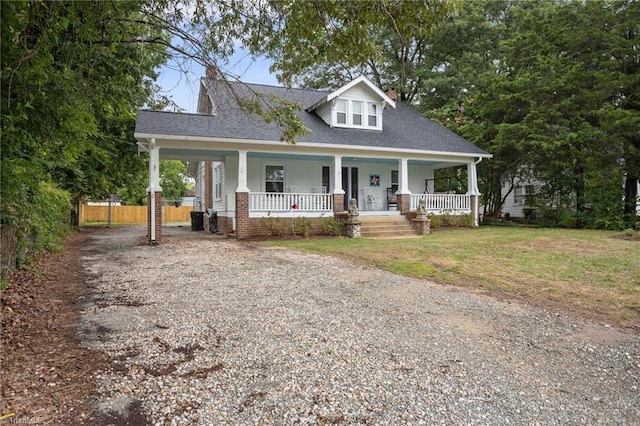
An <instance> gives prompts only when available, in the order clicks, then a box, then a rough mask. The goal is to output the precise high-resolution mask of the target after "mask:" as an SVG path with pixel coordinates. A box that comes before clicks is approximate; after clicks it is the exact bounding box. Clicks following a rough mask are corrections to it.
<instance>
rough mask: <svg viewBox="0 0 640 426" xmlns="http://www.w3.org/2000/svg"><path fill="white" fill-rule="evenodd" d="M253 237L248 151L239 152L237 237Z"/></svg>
mask: <svg viewBox="0 0 640 426" xmlns="http://www.w3.org/2000/svg"><path fill="white" fill-rule="evenodd" d="M250 235H251V223H250V222H249V187H248V186H247V151H238V188H236V236H237V237H238V238H247V237H248V236H250Z"/></svg>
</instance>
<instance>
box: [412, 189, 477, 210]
mask: <svg viewBox="0 0 640 426" xmlns="http://www.w3.org/2000/svg"><path fill="white" fill-rule="evenodd" d="M422 198H424V199H425V200H426V201H427V213H434V214H441V213H450V214H466V213H471V197H470V196H469V195H464V194H417V195H413V194H412V195H411V210H417V209H418V203H419V202H420V199H422Z"/></svg>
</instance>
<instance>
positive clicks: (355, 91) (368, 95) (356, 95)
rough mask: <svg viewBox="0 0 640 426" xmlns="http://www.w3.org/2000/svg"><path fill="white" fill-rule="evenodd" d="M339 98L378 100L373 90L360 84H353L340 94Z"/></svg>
mask: <svg viewBox="0 0 640 426" xmlns="http://www.w3.org/2000/svg"><path fill="white" fill-rule="evenodd" d="M340 97H341V98H350V99H355V100H363V101H369V102H379V101H380V98H379V97H378V96H377V95H376V94H375V93H373V92H371V91H369V90H367V89H365V87H364V86H362V85H355V86H354V87H352V88H351V89H349V90H347V91H345V92H344V93H342V95H340Z"/></svg>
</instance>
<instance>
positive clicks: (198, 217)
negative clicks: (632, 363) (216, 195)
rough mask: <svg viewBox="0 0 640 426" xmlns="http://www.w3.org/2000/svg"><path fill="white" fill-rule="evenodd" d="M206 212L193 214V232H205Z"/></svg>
mask: <svg viewBox="0 0 640 426" xmlns="http://www.w3.org/2000/svg"><path fill="white" fill-rule="evenodd" d="M203 217H204V212H191V230H192V231H204V222H203V221H202V219H203Z"/></svg>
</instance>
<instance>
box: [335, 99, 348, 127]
mask: <svg viewBox="0 0 640 426" xmlns="http://www.w3.org/2000/svg"><path fill="white" fill-rule="evenodd" d="M336 111H337V114H336V123H338V124H344V125H346V124H347V101H345V100H344V99H338V103H337V104H336Z"/></svg>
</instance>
